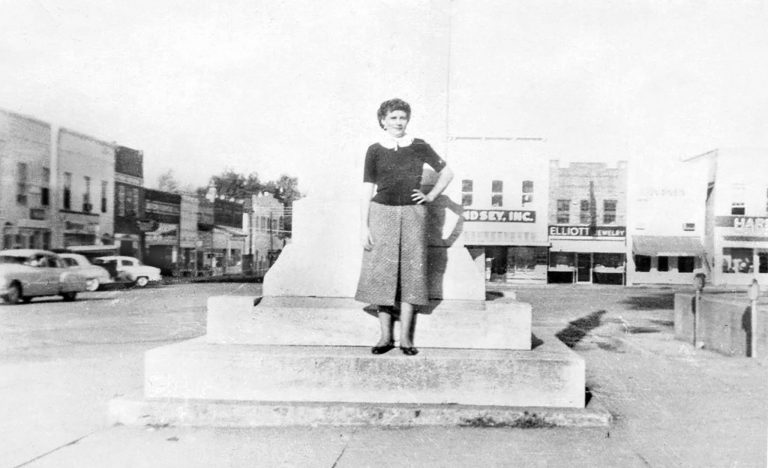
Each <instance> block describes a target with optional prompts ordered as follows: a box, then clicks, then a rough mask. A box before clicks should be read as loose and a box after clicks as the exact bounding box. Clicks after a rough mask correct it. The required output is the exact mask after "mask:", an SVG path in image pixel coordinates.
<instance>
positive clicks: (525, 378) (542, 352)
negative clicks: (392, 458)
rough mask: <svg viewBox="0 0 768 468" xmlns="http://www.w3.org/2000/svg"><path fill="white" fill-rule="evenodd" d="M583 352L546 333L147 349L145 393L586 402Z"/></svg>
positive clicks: (301, 398)
mask: <svg viewBox="0 0 768 468" xmlns="http://www.w3.org/2000/svg"><path fill="white" fill-rule="evenodd" d="M584 375H585V368H584V360H583V358H581V357H580V356H578V355H577V354H576V353H574V352H573V351H571V350H570V349H568V348H567V347H566V346H565V345H563V344H562V343H560V342H559V341H558V340H557V339H556V338H555V337H546V338H545V339H544V342H543V344H540V345H539V346H537V347H536V348H534V349H533V350H532V351H501V350H456V349H434V348H422V350H421V353H420V354H419V355H418V356H413V357H408V356H404V355H403V354H401V353H400V352H399V350H393V351H390V352H389V353H387V354H384V355H380V356H374V355H372V354H371V353H370V351H369V349H368V348H367V347H352V346H335V347H332V346H258V345H220V344H210V343H206V342H205V341H204V340H190V341H186V342H183V343H179V344H174V345H170V346H163V347H161V348H156V349H153V350H151V351H148V352H147V354H146V358H145V386H144V392H145V396H146V397H148V398H191V399H208V400H239V401H303V402H309V401H316V402H320V401H330V402H372V403H396V404H414V403H425V404H464V405H487V406H542V407H576V408H583V407H584V403H585V400H584V384H585V382H584Z"/></svg>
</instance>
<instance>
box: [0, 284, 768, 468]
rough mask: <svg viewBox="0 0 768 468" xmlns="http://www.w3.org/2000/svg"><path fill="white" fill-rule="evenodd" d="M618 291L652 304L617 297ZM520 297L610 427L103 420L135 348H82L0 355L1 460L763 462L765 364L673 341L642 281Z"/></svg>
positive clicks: (136, 356) (133, 368)
mask: <svg viewBox="0 0 768 468" xmlns="http://www.w3.org/2000/svg"><path fill="white" fill-rule="evenodd" d="M542 291H544V292H543V293H542ZM557 294H562V297H555V296H556V295H557ZM626 294H633V295H639V296H638V297H641V296H642V297H645V298H646V299H647V300H648V301H650V302H649V303H650V304H651V305H650V306H647V307H639V308H635V309H632V308H631V307H630V309H632V310H627V307H625V306H623V305H616V304H624V303H626V300H627V299H626V298H625V297H624V296H622V295H626ZM519 295H520V296H521V297H520V299H521V300H526V301H528V302H532V303H533V304H534V311H537V310H538V311H539V313H538V314H535V315H534V321H535V323H536V324H537V326H538V327H548V328H550V329H551V331H552V332H554V333H558V334H559V336H560V337H561V339H563V341H565V342H567V343H569V344H571V345H572V346H573V349H574V350H576V351H577V352H578V353H579V354H581V355H582V356H584V358H585V359H586V362H587V386H588V388H589V390H590V391H591V393H592V395H593V398H595V399H597V400H599V401H600V403H601V404H602V405H603V406H605V407H606V408H608V410H609V411H611V413H612V414H613V416H614V418H615V421H614V424H613V426H612V427H610V428H609V429H607V430H606V429H577V428H567V429H563V428H551V429H508V428H507V429H505V428H496V429H493V428H457V427H449V428H442V427H428V428H386V429H382V428H359V427H358V428H345V427H317V428H310V427H288V428H260V429H246V430H234V429H217V428H175V427H122V426H118V427H108V426H106V425H105V424H104V416H105V413H103V411H105V408H106V402H107V401H108V400H109V399H110V398H111V397H113V396H114V395H115V394H119V393H121V392H123V391H130V390H133V389H135V388H136V387H137V386H139V385H140V384H141V353H139V352H137V351H131V350H126V352H125V353H120V354H119V355H116V354H112V355H103V354H100V353H98V350H94V353H93V356H96V357H93V356H92V357H89V358H87V359H83V358H78V357H72V358H70V359H67V360H61V361H53V362H45V363H38V362H29V363H28V364H26V365H24V366H21V367H20V366H18V365H16V364H14V365H2V364H0V392H2V396H3V403H2V406H0V408H1V409H2V410H1V411H0V436H1V437H2V440H3V443H2V444H0V465H2V466H30V467H43V466H45V467H69V466H71V467H75V466H76V467H84V466H86V467H87V466H110V467H122V466H125V467H144V466H146V467H150V466H151V467H157V466H162V467H165V466H170V467H173V466H179V467H182V466H183V467H195V466H200V467H203V466H205V467H209V466H270V467H272V466H322V467H331V466H336V467H360V466H377V467H379V466H535V467H539V466H622V467H632V466H664V467H666V466H697V467H700V466H713V467H723V466H739V467H741V466H766V445H767V438H766V437H767V434H768V431H767V428H768V417H767V415H768V404H767V402H766V394H767V393H766V390H768V379H766V373H765V367H764V366H763V365H761V364H760V363H758V362H756V361H752V360H749V359H745V358H729V357H725V356H722V355H719V354H715V353H713V352H710V351H706V350H695V351H694V350H693V348H692V347H691V346H690V345H689V344H687V343H682V342H678V341H675V340H674V339H673V338H672V327H671V322H670V321H671V316H672V312H671V310H668V309H667V308H666V307H667V306H666V302H665V301H666V299H665V300H664V301H662V300H659V299H658V297H656V296H654V292H653V291H651V292H649V293H646V292H637V291H632V292H630V293H626V291H625V290H623V289H618V290H611V289H606V290H597V292H596V293H594V298H593V299H589V298H585V297H581V296H579V297H577V296H574V295H573V293H572V292H571V291H569V290H567V289H562V290H561V289H552V288H543V289H536V288H531V289H525V290H521V292H520V294H519ZM529 295H530V297H526V296H529ZM659 297H660V296H659ZM629 299H631V300H634V299H633V298H632V297H630V298H629ZM547 301H559V302H547ZM622 301H624V302H622ZM653 301H657V302H659V304H660V305H659V306H658V307H656V305H654V304H655V303H654V302H653ZM598 306H600V307H603V308H602V309H598V308H597V307H598ZM569 322H570V323H569ZM13 366H15V367H13ZM52 382H56V383H55V384H52Z"/></svg>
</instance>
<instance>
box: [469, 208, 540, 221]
mask: <svg viewBox="0 0 768 468" xmlns="http://www.w3.org/2000/svg"><path fill="white" fill-rule="evenodd" d="M464 219H465V220H467V221H484V222H496V223H535V222H536V212H535V211H524V210H464Z"/></svg>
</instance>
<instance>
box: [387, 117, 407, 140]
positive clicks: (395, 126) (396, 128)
mask: <svg viewBox="0 0 768 468" xmlns="http://www.w3.org/2000/svg"><path fill="white" fill-rule="evenodd" d="M381 124H382V125H383V126H384V130H385V131H386V132H387V133H389V134H390V135H392V136H393V137H396V138H399V137H401V136H403V135H405V127H407V126H408V114H406V113H405V111H401V110H396V111H392V112H390V113H388V114H387V115H386V117H384V119H382V121H381Z"/></svg>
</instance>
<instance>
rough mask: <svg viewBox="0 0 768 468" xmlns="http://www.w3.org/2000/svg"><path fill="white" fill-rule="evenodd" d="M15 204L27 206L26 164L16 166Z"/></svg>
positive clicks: (21, 163)
mask: <svg viewBox="0 0 768 468" xmlns="http://www.w3.org/2000/svg"><path fill="white" fill-rule="evenodd" d="M16 203H18V204H20V205H26V204H27V163H23V162H20V163H17V164H16Z"/></svg>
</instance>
